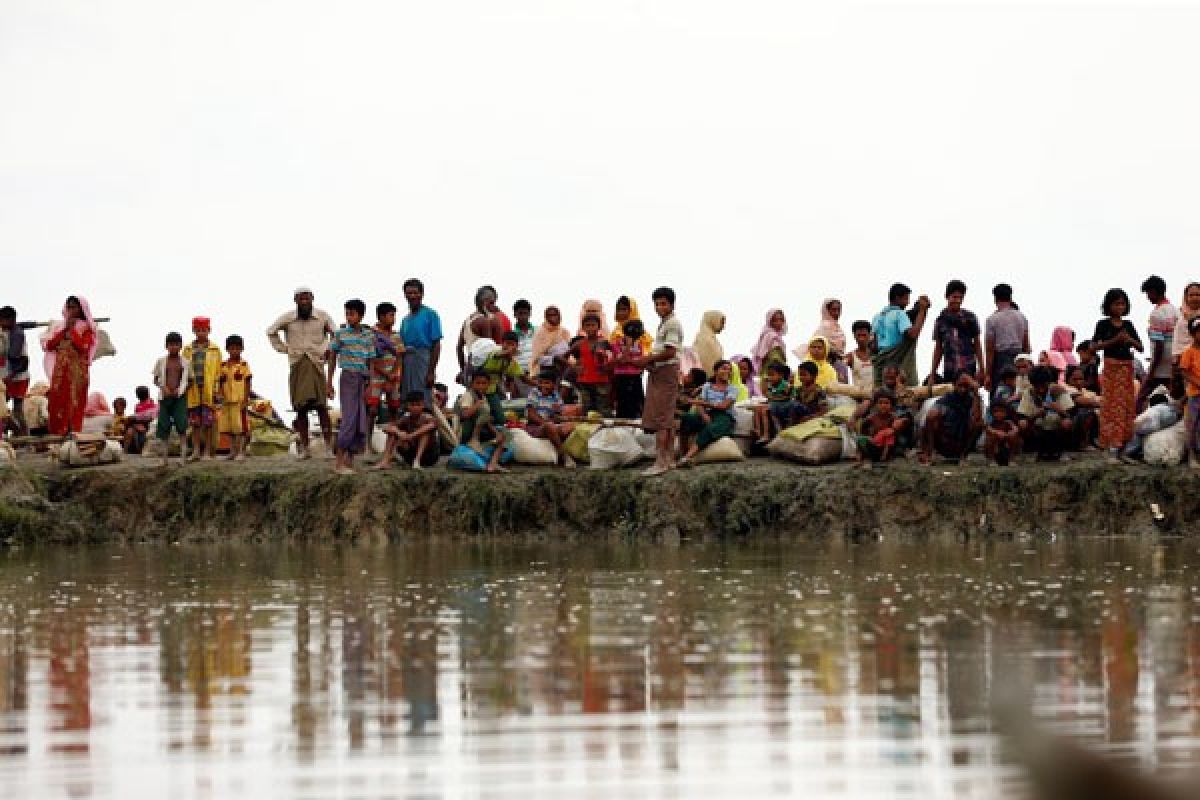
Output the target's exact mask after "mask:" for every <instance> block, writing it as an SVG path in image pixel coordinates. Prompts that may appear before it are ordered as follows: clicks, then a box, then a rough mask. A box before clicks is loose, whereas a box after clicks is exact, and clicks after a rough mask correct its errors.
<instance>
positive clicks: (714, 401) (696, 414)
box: [679, 359, 737, 467]
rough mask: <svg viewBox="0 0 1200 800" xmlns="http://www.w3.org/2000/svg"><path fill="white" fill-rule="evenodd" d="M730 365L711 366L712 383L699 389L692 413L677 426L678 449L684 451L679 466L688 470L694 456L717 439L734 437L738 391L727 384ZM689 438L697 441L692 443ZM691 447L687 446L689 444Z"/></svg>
mask: <svg viewBox="0 0 1200 800" xmlns="http://www.w3.org/2000/svg"><path fill="white" fill-rule="evenodd" d="M732 374H733V365H732V364H731V363H729V362H728V361H726V360H725V359H722V360H720V361H718V362H716V363H715V364H714V365H713V379H712V380H711V381H710V382H708V383H706V384H704V386H702V387H701V388H700V396H699V397H698V398H697V399H696V400H695V401H694V402H693V403H692V410H691V411H690V412H688V413H687V414H684V415H683V419H681V420H680V422H679V448H680V449H681V450H683V451H684V455H683V458H681V459H680V460H679V466H681V467H688V466H691V464H692V460H693V459H694V458H695V457H696V455H697V454H698V453H699V452H700V451H701V450H703V449H704V448H705V447H708V446H709V445H710V444H712V443H713V442H715V441H717V440H718V439H723V438H725V437H726V436H729V435H730V434H732V433H733V427H734V423H733V411H732V410H733V404H734V403H736V402H737V389H736V388H735V387H734V386H733V384H732V383H731V382H730V378H731V377H732ZM692 436H695V437H696V440H695V441H694V442H691V441H690V440H691V438H692ZM689 443H690V444H689Z"/></svg>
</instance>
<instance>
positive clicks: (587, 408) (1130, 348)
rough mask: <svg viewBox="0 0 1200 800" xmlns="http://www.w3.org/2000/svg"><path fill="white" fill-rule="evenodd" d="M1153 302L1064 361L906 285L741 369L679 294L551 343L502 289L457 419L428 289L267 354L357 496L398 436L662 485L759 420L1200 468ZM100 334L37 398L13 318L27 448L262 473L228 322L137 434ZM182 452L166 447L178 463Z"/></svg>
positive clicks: (1194, 370) (173, 357) (68, 315)
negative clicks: (110, 389) (632, 440)
mask: <svg viewBox="0 0 1200 800" xmlns="http://www.w3.org/2000/svg"><path fill="white" fill-rule="evenodd" d="M1141 291H1142V293H1143V294H1144V296H1145V298H1146V300H1147V302H1148V305H1149V308H1150V313H1149V318H1148V321H1147V324H1146V327H1145V336H1144V337H1143V335H1142V332H1140V331H1139V330H1138V326H1136V325H1134V324H1133V323H1132V322H1131V321H1130V320H1129V316H1130V314H1131V313H1132V311H1133V306H1132V303H1131V300H1130V297H1129V295H1128V294H1127V293H1126V292H1125V291H1124V290H1122V289H1120V288H1113V289H1110V290H1109V291H1108V292H1107V293H1106V294H1105V295H1104V298H1103V302H1102V303H1101V304H1100V318H1099V319H1098V321H1097V322H1096V325H1095V328H1094V331H1093V332H1092V334H1091V336H1090V337H1089V338H1087V339H1083V340H1078V341H1077V337H1076V334H1075V332H1074V331H1073V330H1072V329H1071V328H1069V327H1065V326H1064V327H1058V328H1055V329H1054V332H1053V335H1052V337H1051V340H1050V342H1049V344H1048V346H1047V347H1046V348H1045V349H1042V350H1039V351H1036V352H1035V350H1034V348H1033V347H1032V343H1031V341H1030V334H1029V322H1028V320H1027V319H1026V317H1025V315H1024V314H1023V313H1022V311H1021V310H1020V308H1019V307H1018V305H1017V303H1015V302H1014V299H1013V290H1012V288H1011V287H1010V286H1008V285H1006V284H999V285H997V286H995V287H994V288H993V289H992V299H993V301H994V304H995V310H994V311H993V312H992V313H991V314H989V315H988V316H987V317H986V319H983V320H981V319H980V317H979V316H977V315H976V314H974V313H973V312H971V311H969V310H967V309H966V308H965V307H964V301H965V298H966V294H967V287H966V285H965V284H964V283H962V282H961V281H957V280H954V281H950V282H949V283H948V284H947V286H946V289H945V294H944V297H945V306H944V308H943V309H942V310H941V311H940V312H939V313H938V314H937V316H936V317H934V318H933V319H932V322H931V321H930V319H929V317H930V312H931V310H932V302H931V300H930V299H929V298H928V297H927V296H924V295H922V296H920V297H918V298H917V299H916V301H915V302H913V292H912V291H911V290H910V289H909V288H908V287H907V286H905V285H903V284H899V283H897V284H895V285H893V286H892V287H891V288H890V290H889V292H888V297H887V303H886V305H885V306H884V307H883V309H882V310H881V311H879V313H877V314H875V315H874V317H873V318H871V319H870V320H867V319H860V320H856V321H854V322H853V323H851V324H850V325H849V330H848V331H847V329H846V327H845V324H844V322H843V315H842V311H843V309H842V304H841V302H840V301H839V300H837V299H835V298H828V299H825V300H824V301H823V302H822V304H821V307H820V317H819V320H818V321H817V324H816V326H815V329H814V331H813V333H812V335H811V336H809V337H807V338H804V339H802V340H801V341H800V342H799V343H798V346H797V347H795V348H794V349H790V348H789V346H788V342H787V337H788V335H789V326H788V320H787V317H786V315H785V313H784V312H783V310H781V309H771V310H769V311H768V312H767V313H766V316H765V319H764V322H763V327H762V330H761V333H760V334H759V336H758V338H757V340H756V341H755V342H754V343H753V344H752V346H750V347H749V348H747V349H746V350H745V352H744V353H743V354H734V355H731V356H729V357H727V356H726V348H725V346H724V344H723V343H722V341H721V334H722V332H723V331H724V328H725V322H726V320H725V315H724V314H722V313H721V312H718V311H709V312H706V313H704V315H703V317H702V320H701V324H700V329H699V331H698V332H697V334H696V336H695V337H694V339H693V341H692V342H691V344H690V345H688V344H685V336H684V330H683V326H682V325H681V323H680V321H679V319H678V317H677V316H676V314H675V304H676V295H675V292H674V291H673V290H672V289H670V288H668V287H660V288H658V289H656V290H655V291H654V292H653V293H652V294H651V297H650V300H651V302H652V304H653V317H652V318H651V319H649V320H644V319H643V318H642V314H641V311H640V309H639V304H638V302H637V300H636V299H635V298H633V297H630V296H621V297H618V298H616V301H615V302H614V304H613V306H612V324H611V325H610V323H609V317H608V314H607V312H606V307H605V305H604V304H603V303H602V302H600V301H599V300H588V301H587V302H585V303H584V304H583V306H582V308H581V309H580V312H579V317H578V324H577V325H572V326H568V325H567V324H566V323H565V321H564V318H563V313H562V311H561V309H559V308H558V307H556V306H547V307H545V308H544V309H543V311H542V315H541V316H542V321H541V322H540V324H535V323H534V322H533V312H534V308H533V306H532V304H531V303H530V302H529V301H527V300H524V299H521V300H517V301H516V303H514V304H513V306H512V317H510V316H509V315H508V314H506V313H505V312H504V311H503V310H501V308H500V306H499V304H498V300H499V297H498V293H497V291H496V290H495V289H494V288H493V287H491V286H483V287H481V288H480V289H479V290H478V291H477V292H476V294H475V308H474V310H473V311H472V312H471V313H470V315H469V316H468V317H467V318H466V319H465V320H464V322H463V323H462V326H461V328H459V329H458V331H457V335H456V336H454V337H453V338H454V356H455V358H456V360H457V367H458V373H457V375H456V381H457V383H458V384H460V385H461V387H462V394H461V396H460V397H459V398H458V400H457V402H455V403H454V404H453V405H452V406H451V404H450V403H449V392H448V390H447V388H446V387H445V386H444V385H442V384H439V383H438V382H437V378H436V376H437V369H438V365H439V363H440V361H441V358H442V355H443V342H444V341H445V336H444V334H443V330H442V323H441V318H440V317H439V315H438V313H437V312H436V311H434V310H433V309H431V308H430V307H429V306H427V305H425V298H424V285H423V284H422V283H421V281H419V280H417V279H410V280H408V281H406V282H405V283H404V286H403V292H404V308H405V313H404V314H403V316H402V317H400V318H398V314H399V313H400V312H399V309H398V308H397V306H396V305H394V304H393V303H391V302H381V303H378V304H377V305H376V306H375V308H374V309H373V311H374V319H373V320H372V321H370V322H368V320H367V316H368V308H367V306H366V304H365V303H364V302H363V301H362V300H358V299H352V300H348V301H346V302H345V303H344V304H343V307H342V312H343V321H342V322H340V323H339V322H336V321H335V320H334V318H333V317H332V316H331V315H330V314H329V313H327V312H325V311H323V310H321V309H319V308H317V307H316V306H315V305H314V301H315V296H314V292H313V291H312V290H311V289H310V288H308V287H300V288H297V289H296V290H295V293H294V297H293V300H294V307H290V308H289V309H288V310H287V311H286V312H285V313H283V314H282V315H280V316H279V317H278V318H277V319H276V320H275V321H274V322H273V323H272V324H271V325H270V326H269V327H268V328H267V330H266V336H267V340H268V342H269V343H270V345H271V346H272V348H273V349H274V350H276V351H277V352H279V353H281V354H285V355H286V356H287V360H288V391H289V395H290V398H289V399H290V401H291V404H292V409H293V411H294V412H295V414H296V418H295V422H294V425H293V430H294V433H295V438H296V439H297V445H296V453H297V455H298V456H299V457H300V458H302V459H303V458H309V457H310V454H311V452H312V451H311V448H312V441H311V437H310V428H309V424H310V416H311V415H313V414H315V415H316V416H317V419H318V423H319V425H320V431H321V434H322V437H323V439H324V443H325V445H326V451H327V452H328V453H331V454H334V457H335V459H336V464H335V467H334V469H335V470H336V471H337V472H338V473H342V474H348V473H352V472H353V471H354V462H355V458H356V457H357V456H358V455H359V454H362V453H364V452H365V451H366V450H367V444H368V441H369V438H370V437H371V435H372V432H373V431H376V430H378V431H381V432H382V433H383V434H385V435H386V447H385V448H384V452H383V454H382V457H381V459H380V460H379V461H378V463H377V464H375V465H374V466H375V468H378V469H387V468H390V467H391V466H392V465H393V464H395V463H398V462H399V463H405V464H408V465H411V466H413V467H415V468H423V467H428V466H432V465H434V464H436V463H438V460H439V458H440V457H441V456H442V454H443V453H444V451H445V450H446V448H447V446H449V445H454V444H461V445H463V446H467V447H471V448H475V449H476V450H477V451H478V452H479V453H480V454H481V455H483V456H484V457H485V458H486V466H485V469H486V470H487V471H489V472H496V471H502V470H503V469H504V468H503V467H502V466H501V463H502V459H503V454H504V452H505V445H506V443H507V441H508V439H509V437H510V435H511V434H510V431H512V430H513V429H514V428H521V429H523V430H524V431H525V432H526V433H528V434H529V435H530V436H533V437H535V438H538V439H543V440H546V441H547V442H549V443H550V444H551V445H552V446H553V447H554V449H555V451H556V453H557V454H558V460H559V463H560V464H561V465H562V466H564V467H567V468H570V467H573V466H575V460H574V459H573V458H572V457H571V455H570V454H569V453H568V452H567V450H566V448H565V443H566V441H567V440H568V438H569V437H570V436H571V433H572V431H573V429H574V428H575V426H576V425H577V424H578V423H580V422H581V421H583V420H585V419H588V418H589V417H592V418H596V417H600V418H609V419H617V420H621V421H623V422H622V424H627V425H630V426H637V427H640V428H641V429H642V430H644V431H645V432H647V433H651V434H653V435H654V439H655V454H656V456H655V461H654V464H653V465H652V466H651V467H650V468H649V469H647V470H646V474H647V475H659V474H662V473H664V472H666V471H668V470H670V469H673V468H675V467H683V466H688V465H690V464H691V463H692V462H693V461H694V460H695V459H696V458H697V457H698V456H699V454H700V453H701V452H702V451H704V450H705V448H707V447H709V446H711V445H713V444H714V443H715V442H718V441H720V440H721V439H723V438H726V437H729V436H732V435H733V434H734V431H735V428H736V425H735V414H737V413H743V414H748V415H750V417H752V420H753V425H752V430H753V437H752V438H753V442H752V443H751V444H752V445H753V446H757V447H765V446H767V445H768V444H769V443H770V442H771V441H772V439H774V438H775V437H777V436H779V435H780V434H781V433H782V432H784V431H787V430H789V429H791V428H793V427H794V426H798V425H804V424H807V423H809V422H811V421H812V420H814V419H817V418H819V417H822V416H826V415H830V414H831V413H832V411H833V409H835V408H841V409H842V412H841V414H840V415H839V417H838V419H839V421H840V422H841V423H842V424H844V425H845V426H846V428H847V429H848V430H849V431H852V432H853V435H854V437H855V441H856V443H857V450H858V460H859V462H860V463H861V464H863V465H870V464H875V463H886V462H888V461H891V460H893V459H895V458H897V457H898V456H901V455H903V454H905V453H909V452H911V453H912V454H914V458H916V459H917V460H918V461H920V462H921V463H930V462H931V461H932V460H934V459H936V458H945V459H950V460H954V461H963V460H965V459H966V458H967V457H968V456H969V455H970V454H972V453H973V452H979V453H980V454H981V455H983V456H984V457H986V458H987V459H988V460H989V461H990V462H992V463H995V464H999V465H1007V464H1011V463H1013V462H1014V460H1015V459H1016V458H1017V457H1018V456H1020V455H1021V454H1022V453H1029V454H1031V455H1034V456H1036V457H1037V458H1038V459H1041V460H1058V459H1059V458H1061V457H1062V455H1063V454H1064V453H1065V452H1067V451H1072V450H1080V451H1085V450H1103V451H1104V452H1105V453H1106V455H1107V457H1108V458H1109V459H1111V460H1112V461H1114V462H1121V461H1134V460H1136V459H1137V458H1138V456H1139V453H1140V449H1141V446H1142V443H1143V441H1144V439H1145V436H1146V434H1147V432H1148V429H1146V428H1145V427H1144V426H1142V425H1141V424H1139V420H1141V419H1143V416H1144V415H1147V414H1149V417H1151V418H1153V419H1154V420H1155V421H1156V426H1155V428H1154V429H1155V430H1157V429H1160V428H1162V427H1164V426H1165V425H1168V424H1171V423H1173V422H1176V421H1178V420H1180V419H1182V420H1185V422H1186V432H1187V455H1188V460H1189V461H1190V463H1191V465H1192V466H1193V467H1195V466H1198V465H1200V460H1198V454H1200V452H1198V449H1197V448H1198V446H1200V441H1198V439H1197V428H1198V420H1200V283H1191V284H1188V286H1187V287H1186V288H1185V290H1184V293H1183V302H1182V305H1181V306H1179V307H1176V306H1175V305H1173V304H1172V303H1171V302H1170V301H1169V300H1168V292H1167V285H1166V283H1165V281H1164V280H1163V279H1161V278H1159V277H1157V276H1151V277H1149V278H1147V279H1146V280H1145V281H1144V282H1143V284H1142V285H1141ZM926 331H928V336H929V337H930V338H931V339H932V341H933V345H934V346H933V358H932V361H931V363H930V364H929V368H928V370H925V371H922V370H921V369H920V365H918V363H917V345H918V342H919V341H920V339H921V337H922V336H924V335H927V334H926ZM98 334H99V331H98V327H97V324H96V320H95V318H94V317H93V316H92V313H91V309H90V307H89V306H88V303H87V301H86V300H84V299H83V298H80V297H76V296H72V297H69V298H67V300H66V302H65V304H64V306H63V310H62V317H61V319H60V320H58V321H56V322H55V323H53V324H52V325H50V326H48V327H47V329H46V330H45V332H43V333H42V334H41V336H40V337H39V341H40V345H41V349H42V351H43V353H44V356H45V363H44V366H45V374H46V377H47V381H46V382H40V383H38V384H34V385H32V386H31V385H30V356H29V351H30V347H29V343H28V342H27V339H26V335H25V329H24V326H22V325H21V324H19V323H18V322H17V314H16V312H15V310H14V309H12V308H11V307H4V308H0V375H3V386H4V389H5V394H6V402H5V405H4V411H5V413H6V416H7V419H6V421H5V429H6V430H7V431H8V432H9V433H15V434H17V435H19V436H22V437H28V436H30V435H37V434H42V435H48V436H67V435H71V434H77V433H80V432H82V431H85V430H86V422H87V419H88V417H90V416H93V414H95V413H102V412H107V414H108V416H109V417H110V418H111V424H110V425H109V427H108V429H107V430H106V433H107V434H108V435H110V436H115V437H116V438H119V439H120V440H121V441H122V443H123V446H124V447H125V449H126V450H127V451H128V452H133V453H136V452H141V451H142V449H143V448H145V447H146V446H147V443H148V441H149V440H151V439H153V438H157V439H159V440H162V441H163V442H164V443H165V442H166V441H167V440H169V438H170V437H171V434H172V433H175V434H176V435H177V436H178V437H179V438H180V439H181V443H182V452H181V458H187V459H210V458H212V457H214V455H215V451H216V449H217V442H218V441H219V440H224V441H228V445H227V448H228V453H229V456H228V457H229V458H231V459H234V460H240V459H242V458H244V457H245V455H244V454H245V452H246V445H247V442H248V440H249V437H250V433H251V427H252V426H251V422H250V418H249V416H248V412H249V413H254V412H253V411H251V410H250V409H251V406H252V403H253V402H254V401H255V399H256V397H257V396H256V394H255V392H254V390H253V386H252V381H253V371H252V369H251V367H250V364H249V363H248V361H247V360H246V357H245V350H246V341H245V339H244V338H243V337H242V336H240V335H236V334H232V335H228V336H226V337H225V339H224V340H223V341H224V351H222V348H221V346H219V345H218V344H217V342H216V341H214V339H213V338H212V325H211V322H210V320H209V319H207V318H205V317H197V318H195V319H193V320H192V325H191V336H190V338H187V339H185V337H184V336H183V335H182V334H180V333H178V332H170V333H167V334H166V335H165V337H164V340H163V342H164V350H165V352H164V354H163V355H162V357H161V358H159V359H158V361H157V363H155V364H154V366H153V369H152V370H151V371H150V377H151V378H152V382H153V388H152V387H151V386H149V385H147V386H139V387H137V389H136V392H135V395H136V398H137V400H136V405H135V407H134V408H133V410H132V413H129V409H128V403H127V402H126V401H125V400H124V398H118V399H117V400H116V401H115V402H114V404H113V408H112V409H108V407H107V404H106V403H105V401H104V398H103V397H102V396H99V395H97V394H96V393H94V392H89V389H90V377H89V375H90V367H91V363H92V360H93V359H94V357H95V355H96V348H97V342H98V340H99V336H98ZM1139 354H1141V355H1143V356H1144V358H1145V362H1143V360H1142V359H1140V358H1139V357H1138V356H1139ZM154 395H157V397H155V396H154ZM334 400H336V401H337V408H336V411H334V410H332V409H331V407H330V401H334ZM9 403H11V413H10V412H9V406H8V404H9ZM1139 415H1143V416H1139ZM448 419H449V420H453V422H454V423H455V424H454V425H448V424H447V421H448ZM219 437H223V438H219ZM166 452H167V449H166V448H165V446H164V447H163V448H162V453H163V454H164V455H163V458H164V460H165V459H166V456H165V453H166Z"/></svg>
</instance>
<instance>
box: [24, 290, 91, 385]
mask: <svg viewBox="0 0 1200 800" xmlns="http://www.w3.org/2000/svg"><path fill="white" fill-rule="evenodd" d="M75 299H76V300H78V301H79V309H80V311H81V312H82V314H83V318H82V319H77V320H75V329H76V330H77V331H80V332H83V331H85V330H90V331H91V332H92V346H91V348H90V349H89V350H88V352H87V355H86V356H85V358H86V361H87V364H88V365H89V366H91V363H92V361H94V360H95V358H96V348H97V347H98V346H99V337H98V336H97V332H98V331H99V327H98V326H97V325H96V318H95V317H93V316H92V307H91V305H89V304H88V301H87V298H85V297H79V296H76V298H75ZM66 329H67V304H66V303H63V309H62V320H61V321H59V322H55V323H54V324H52V325H50V326H49V327H48V328H46V330H45V332H43V333H42V335H41V336H39V337H38V340H39V341H40V342H41V343H42V349H43V350H45V349H46V342H48V341H50V339H51V338H52V337H54V336H56V335H57V334H59V333H61V332H62V331H65V330H66ZM57 362H58V357H57V355H56V354H55V352H54V351H53V350H49V351H47V352H46V357H45V359H43V362H42V366H43V367H45V369H46V375H47V376H50V375H53V374H54V365H55V364H56V363H57Z"/></svg>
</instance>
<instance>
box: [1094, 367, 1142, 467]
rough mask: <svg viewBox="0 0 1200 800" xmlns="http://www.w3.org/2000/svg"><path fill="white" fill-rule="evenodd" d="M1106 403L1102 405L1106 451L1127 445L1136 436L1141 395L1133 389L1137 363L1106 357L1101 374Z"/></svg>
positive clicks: (1102, 439)
mask: <svg viewBox="0 0 1200 800" xmlns="http://www.w3.org/2000/svg"><path fill="white" fill-rule="evenodd" d="M1100 383H1101V385H1102V386H1103V387H1104V402H1103V403H1102V404H1101V406H1100V446H1101V447H1103V448H1105V449H1106V450H1113V449H1117V448H1120V447H1124V446H1125V445H1126V444H1128V443H1129V440H1130V439H1132V438H1133V422H1134V419H1135V418H1136V416H1137V398H1136V397H1135V396H1134V392H1133V362H1132V361H1119V360H1117V359H1115V358H1106V359H1104V372H1103V373H1101V374H1100Z"/></svg>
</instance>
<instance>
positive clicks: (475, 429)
mask: <svg viewBox="0 0 1200 800" xmlns="http://www.w3.org/2000/svg"><path fill="white" fill-rule="evenodd" d="M514 344H515V343H514ZM513 349H514V350H515V349H516V348H515V346H514V348H513ZM518 369H520V367H518ZM491 380H492V379H491V378H490V377H489V376H488V375H487V374H485V373H483V372H476V373H475V374H474V375H472V376H471V385H470V387H469V388H468V389H467V391H466V393H465V394H463V396H462V398H461V399H460V400H459V403H458V421H459V441H460V442H461V443H462V444H464V445H466V446H467V447H470V448H471V449H472V450H474V451H475V452H477V453H480V454H482V453H483V452H484V450H483V445H482V443H483V441H484V440H485V438H486V439H494V440H495V441H494V444H495V448H494V449H493V451H492V456H491V458H490V459H489V461H488V464H487V468H486V471H487V472H490V473H496V472H507V471H508V470H506V469H504V468H503V467H501V466H500V456H501V454H502V452H503V450H504V433H503V431H504V427H503V425H504V415H503V413H501V415H500V422H499V423H496V422H494V415H493V414H492V412H491V403H490V402H489V399H488V398H489V392H488V389H489V388H490V384H491ZM493 394H494V393H493Z"/></svg>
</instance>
